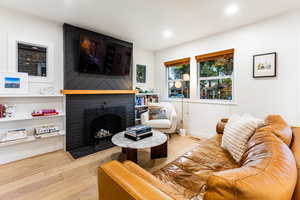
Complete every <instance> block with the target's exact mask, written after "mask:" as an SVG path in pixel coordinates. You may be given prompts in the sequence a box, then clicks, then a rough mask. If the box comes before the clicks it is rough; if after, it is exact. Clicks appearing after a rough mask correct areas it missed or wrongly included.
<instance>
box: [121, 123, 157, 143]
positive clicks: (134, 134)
mask: <svg viewBox="0 0 300 200" xmlns="http://www.w3.org/2000/svg"><path fill="white" fill-rule="evenodd" d="M152 135H153V133H152V128H151V127H149V126H144V125H138V126H132V127H129V128H127V129H126V131H125V134H124V136H125V137H126V138H128V139H131V140H134V141H139V140H142V139H145V138H148V137H151V136H152Z"/></svg>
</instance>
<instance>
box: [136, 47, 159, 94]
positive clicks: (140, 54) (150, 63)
mask: <svg viewBox="0 0 300 200" xmlns="http://www.w3.org/2000/svg"><path fill="white" fill-rule="evenodd" d="M137 64H140V65H146V66H147V67H146V75H147V77H146V84H141V83H136V65H137ZM133 85H134V87H135V86H137V87H141V88H145V89H147V88H154V53H153V52H151V51H149V50H146V49H143V48H139V47H137V46H134V49H133Z"/></svg>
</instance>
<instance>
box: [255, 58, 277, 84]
mask: <svg viewBox="0 0 300 200" xmlns="http://www.w3.org/2000/svg"><path fill="white" fill-rule="evenodd" d="M276 68H277V53H276V52H273V53H266V54H259V55H254V56H253V78H268V77H276V73H277V72H276V70H277V69H276Z"/></svg>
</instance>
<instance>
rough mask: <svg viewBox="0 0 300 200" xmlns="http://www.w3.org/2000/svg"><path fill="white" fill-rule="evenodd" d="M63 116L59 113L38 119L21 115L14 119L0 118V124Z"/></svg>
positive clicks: (28, 115)
mask: <svg viewBox="0 0 300 200" xmlns="http://www.w3.org/2000/svg"><path fill="white" fill-rule="evenodd" d="M63 116H65V114H64V113H59V114H58V115H49V116H39V117H32V116H31V114H23V115H16V116H15V117H5V118H0V123H1V122H11V121H24V120H36V119H48V118H57V117H63Z"/></svg>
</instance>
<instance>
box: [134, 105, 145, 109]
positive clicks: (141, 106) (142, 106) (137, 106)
mask: <svg viewBox="0 0 300 200" xmlns="http://www.w3.org/2000/svg"><path fill="white" fill-rule="evenodd" d="M135 107H136V108H145V107H148V106H147V105H136V106H135Z"/></svg>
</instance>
